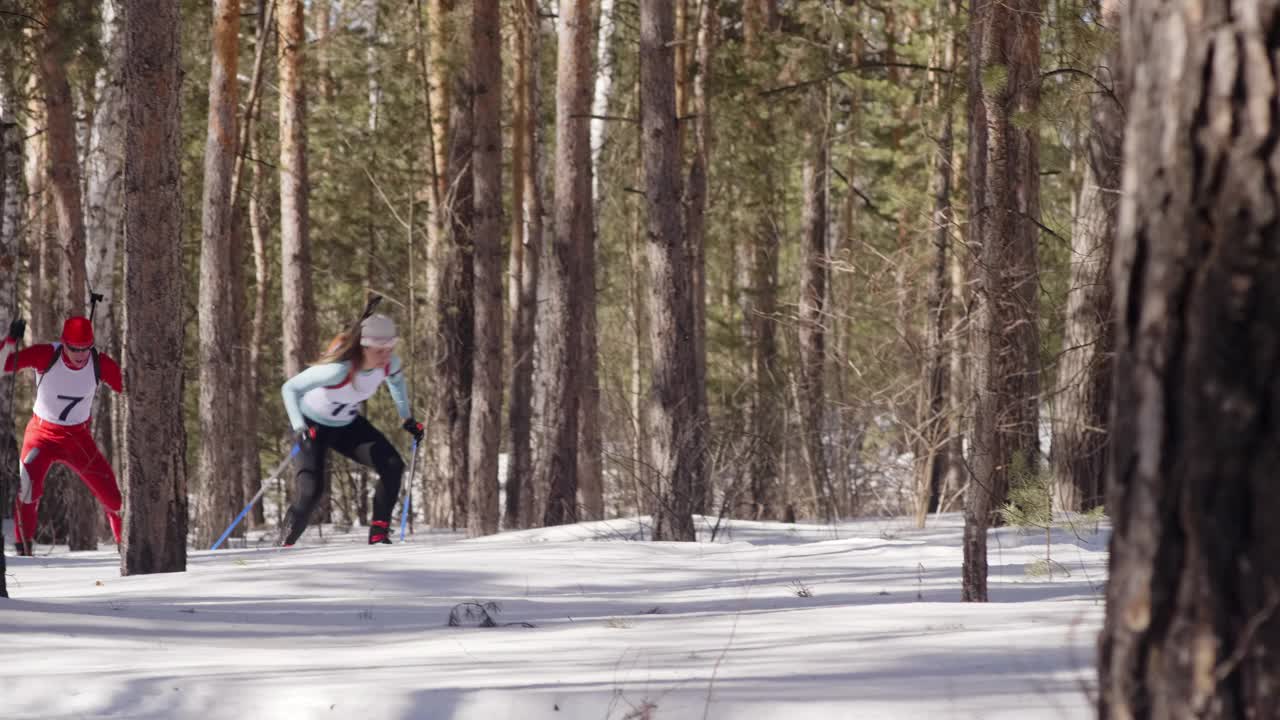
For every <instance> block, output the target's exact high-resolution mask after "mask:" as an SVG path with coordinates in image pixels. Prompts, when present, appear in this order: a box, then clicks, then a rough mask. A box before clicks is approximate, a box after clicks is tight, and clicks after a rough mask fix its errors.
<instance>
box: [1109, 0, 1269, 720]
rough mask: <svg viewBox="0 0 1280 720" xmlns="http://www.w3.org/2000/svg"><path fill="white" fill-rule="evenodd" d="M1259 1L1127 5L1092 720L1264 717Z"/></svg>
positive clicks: (1264, 21) (1265, 244)
mask: <svg viewBox="0 0 1280 720" xmlns="http://www.w3.org/2000/svg"><path fill="white" fill-rule="evenodd" d="M1278 27H1280V15H1277V6H1276V3H1274V2H1267V3H1259V4H1256V5H1253V6H1249V8H1248V9H1247V10H1246V11H1245V12H1233V11H1232V8H1231V7H1229V6H1227V5H1219V4H1213V3H1205V4H1199V5H1197V4H1187V5H1176V4H1175V5H1168V4H1164V3H1156V2H1150V1H1149V0H1144V1H1142V2H1136V3H1133V4H1132V5H1131V6H1129V7H1128V8H1127V9H1126V22H1125V24H1124V30H1123V32H1124V53H1125V54H1126V56H1127V62H1126V63H1125V67H1126V68H1128V70H1126V79H1127V83H1128V84H1129V85H1130V86H1131V87H1132V91H1131V92H1130V93H1129V94H1128V96H1127V97H1128V103H1127V107H1126V118H1127V120H1126V126H1125V130H1124V132H1125V135H1126V138H1125V143H1124V157H1123V167H1124V173H1123V183H1122V186H1121V193H1120V197H1121V206H1120V212H1119V218H1120V221H1119V226H1118V230H1117V233H1116V242H1115V254H1114V260H1113V263H1112V270H1111V279H1112V281H1113V282H1114V283H1115V286H1114V287H1115V306H1114V307H1115V318H1116V358H1115V368H1116V374H1115V388H1114V391H1115V394H1114V396H1113V400H1112V405H1111V407H1112V417H1113V418H1114V421H1115V422H1114V427H1113V430H1112V435H1111V437H1112V447H1111V452H1110V460H1109V465H1108V498H1107V504H1106V506H1107V508H1108V510H1109V512H1110V514H1111V516H1112V519H1113V523H1114V530H1113V534H1112V537H1111V553H1110V563H1109V565H1110V567H1109V572H1108V576H1109V578H1110V579H1109V581H1108V582H1107V612H1106V620H1105V622H1104V627H1103V631H1102V636H1101V642H1100V657H1099V670H1098V681H1099V691H1100V692H1099V704H1098V717H1100V718H1184V717H1185V718H1191V717H1194V718H1207V719H1209V720H1217V719H1219V718H1265V717H1272V716H1274V714H1275V709H1276V708H1277V707H1280V682H1277V680H1278V679H1280V656H1278V655H1277V654H1276V652H1275V650H1276V648H1277V647H1280V623H1277V621H1276V617H1275V611H1276V608H1277V605H1278V604H1280V588H1278V587H1277V579H1280V555H1277V553H1276V551H1275V548H1276V547H1277V543H1278V542H1280V525H1277V524H1276V522H1275V518H1276V516H1277V511H1280V496H1277V494H1276V492H1275V485H1274V481H1275V468H1276V466H1277V464H1278V463H1280V422H1278V419H1277V417H1276V415H1275V414H1274V413H1273V412H1272V411H1271V410H1272V408H1271V403H1272V401H1273V400H1274V399H1275V397H1276V387H1277V380H1280V377H1278V375H1280V315H1277V313H1276V312H1275V299H1276V297H1277V296H1280V265H1277V263H1276V257H1275V218H1276V216H1277V213H1278V212H1280V193H1278V192H1277V182H1276V169H1275V168H1276V167H1277V160H1278V159H1280V157H1278V156H1280V153H1277V137H1278V133H1280V127H1278V126H1277V124H1276V122H1275V117H1274V113H1273V112H1272V111H1271V108H1272V107H1273V104H1274V98H1275V88H1276V86H1277V83H1280V75H1278V73H1277V70H1276V66H1275V65H1274V64H1273V63H1271V62H1270V58H1274V57H1276V54H1277V52H1280V34H1278V33H1277V32H1276V30H1277V28H1278Z"/></svg>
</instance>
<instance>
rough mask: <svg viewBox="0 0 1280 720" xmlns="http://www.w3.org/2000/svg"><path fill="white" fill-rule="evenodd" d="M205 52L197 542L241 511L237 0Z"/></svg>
mask: <svg viewBox="0 0 1280 720" xmlns="http://www.w3.org/2000/svg"><path fill="white" fill-rule="evenodd" d="M211 37H212V44H213V49H212V52H211V53H210V58H211V61H210V75H209V122H208V133H207V135H206V138H205V147H204V185H203V188H204V200H203V212H202V239H201V244H200V290H199V295H200V302H199V322H200V346H199V353H200V363H199V368H200V369H199V380H200V413H199V415H200V454H199V469H198V471H197V472H198V476H197V481H196V482H197V483H198V485H199V493H200V495H199V497H200V499H201V501H202V502H201V503H200V505H201V506H202V507H201V508H200V512H199V513H198V515H197V517H196V522H195V525H196V541H197V542H198V543H199V544H200V545H202V546H203V545H207V544H209V543H211V542H213V540H214V539H215V538H216V537H217V535H218V533H219V532H220V531H221V530H222V528H223V527H224V526H225V523H226V521H228V520H230V519H231V518H233V517H235V515H236V513H237V512H238V511H239V510H240V508H239V507H237V506H236V504H235V497H236V496H237V495H239V494H240V493H239V492H234V493H233V492H232V490H233V488H239V487H240V485H241V482H242V480H241V477H240V473H241V470H242V465H241V462H240V460H241V459H240V458H239V457H238V456H237V455H234V454H233V452H232V451H233V450H234V449H235V447H236V438H235V436H236V435H238V434H239V433H240V432H242V429H241V428H240V427H239V426H238V424H237V423H235V422H234V421H233V418H234V417H235V416H236V415H237V414H238V413H237V412H236V411H237V410H238V409H240V408H239V406H238V405H235V404H230V403H228V400H229V399H230V400H235V399H238V398H239V396H238V395H236V394H234V393H233V392H232V390H233V388H234V387H235V386H236V385H237V384H238V383H237V382H236V381H235V379H234V378H233V374H234V373H235V372H236V367H237V366H238V363H236V362H235V360H236V358H235V355H236V352H237V346H238V343H235V342H233V338H232V335H233V334H234V332H235V330H234V325H235V323H236V322H238V317H237V316H236V315H235V307H234V306H235V304H236V303H235V299H234V296H233V294H234V293H236V292H237V291H238V290H239V288H237V287H235V286H234V284H233V283H231V282H230V279H231V275H232V274H233V268H232V262H233V259H234V255H235V253H234V252H233V248H232V244H233V242H232V240H233V235H234V233H235V229H234V228H233V227H232V205H233V204H234V201H235V200H234V198H233V197H232V194H231V193H232V182H233V181H232V177H233V175H232V171H233V169H234V167H235V158H236V151H237V143H238V137H239V132H238V130H237V127H236V120H237V113H238V107H237V104H238V102H239V87H238V82H237V79H236V68H237V61H238V58H239V50H240V3H239V0H217V1H216V2H215V3H214V7H213V27H212V29H211Z"/></svg>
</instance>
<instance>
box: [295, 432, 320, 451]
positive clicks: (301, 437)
mask: <svg viewBox="0 0 1280 720" xmlns="http://www.w3.org/2000/svg"><path fill="white" fill-rule="evenodd" d="M315 439H316V429H315V428H313V427H307V428H304V429H302V430H299V431H298V432H297V434H296V437H295V438H294V443H295V444H296V445H297V446H298V447H299V448H303V447H306V446H307V443H309V442H311V441H312V440H315Z"/></svg>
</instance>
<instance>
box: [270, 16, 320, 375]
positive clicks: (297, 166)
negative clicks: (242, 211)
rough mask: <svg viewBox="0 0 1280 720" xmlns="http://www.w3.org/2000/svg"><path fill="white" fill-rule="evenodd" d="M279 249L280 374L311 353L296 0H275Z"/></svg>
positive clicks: (301, 38) (297, 368) (297, 367)
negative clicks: (277, 51)
mask: <svg viewBox="0 0 1280 720" xmlns="http://www.w3.org/2000/svg"><path fill="white" fill-rule="evenodd" d="M279 7H280V12H279V16H280V19H279V23H280V25H279V44H280V47H279V63H278V64H279V86H280V254H281V275H282V281H281V286H280V293H281V304H282V310H281V314H282V316H283V318H284V327H283V334H284V338H283V339H284V374H285V377H292V376H294V375H296V374H297V373H299V372H301V371H302V369H303V368H304V367H306V366H307V363H308V362H310V361H311V360H312V356H313V355H314V352H315V351H314V349H313V343H314V337H315V329H314V327H313V325H314V323H315V298H314V296H313V293H312V289H311V239H310V220H309V217H308V202H309V201H308V196H309V194H310V186H309V184H308V181H307V94H306V88H305V85H304V82H303V48H304V46H305V43H306V35H305V30H304V28H305V24H304V22H303V1H302V0H280V5H279Z"/></svg>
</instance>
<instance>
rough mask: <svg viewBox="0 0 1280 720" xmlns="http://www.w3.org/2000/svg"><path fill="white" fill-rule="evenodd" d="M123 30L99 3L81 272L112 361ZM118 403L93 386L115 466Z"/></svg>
mask: <svg viewBox="0 0 1280 720" xmlns="http://www.w3.org/2000/svg"><path fill="white" fill-rule="evenodd" d="M123 27H124V15H123V9H122V7H121V4H120V3H119V2H116V0H105V1H104V2H103V3H102V31H101V35H100V42H101V44H102V46H103V48H104V51H105V53H106V57H107V62H106V65H105V66H104V67H103V68H102V69H101V70H99V71H98V76H97V78H96V81H95V95H96V102H95V107H94V113H93V124H92V127H91V129H90V134H89V138H90V140H89V153H88V155H87V157H86V161H85V175H86V177H85V274H86V275H87V277H88V282H89V287H91V288H93V289H94V291H96V292H98V293H100V294H101V295H102V301H101V302H99V303H98V306H97V313H96V314H95V315H94V320H93V324H94V336H95V338H96V340H97V345H98V349H99V350H101V351H103V352H106V353H107V354H109V355H110V356H111V357H115V358H118V357H120V353H119V342H118V338H119V332H118V329H117V324H116V321H117V319H118V311H117V310H116V304H115V302H114V298H115V295H116V291H115V287H116V285H115V278H116V256H117V255H118V252H119V248H120V244H121V241H122V239H123V234H124V150H123V149H124V138H125V127H124V123H125V119H124V61H125V55H124V35H123ZM119 403H120V398H119V396H118V395H116V394H115V393H113V392H111V391H110V390H109V389H107V388H104V387H99V389H98V392H97V394H96V397H95V400H94V408H95V412H94V414H93V437H94V440H96V441H97V443H98V447H99V449H101V450H102V454H103V455H104V456H105V457H106V458H107V460H108V461H110V462H111V463H112V465H113V466H116V467H118V466H119V462H118V460H119V459H118V457H117V452H116V450H117V447H118V444H117V442H116V430H117V426H118V423H117V422H116V418H117V416H118V414H119ZM118 475H119V474H118V473H117V476H118ZM94 514H95V515H97V513H96V512H95V513H94ZM99 527H101V525H99Z"/></svg>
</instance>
